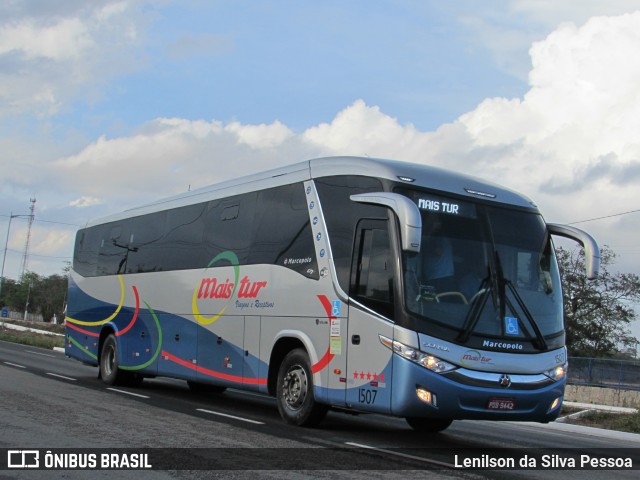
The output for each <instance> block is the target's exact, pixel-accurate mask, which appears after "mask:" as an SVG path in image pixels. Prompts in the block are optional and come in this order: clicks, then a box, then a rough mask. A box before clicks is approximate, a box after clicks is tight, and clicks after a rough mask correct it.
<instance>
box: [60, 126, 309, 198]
mask: <svg viewBox="0 0 640 480" xmlns="http://www.w3.org/2000/svg"><path fill="white" fill-rule="evenodd" d="M319 150H320V149H318V148H315V149H314V148H311V147H309V146H305V145H303V144H302V142H301V140H300V139H299V138H294V133H293V132H292V131H291V130H290V129H289V128H287V127H286V126H284V125H283V124H282V123H281V122H278V121H275V122H273V123H271V124H268V125H267V124H260V125H242V124H240V123H239V122H231V123H228V124H224V123H222V122H220V121H216V120H213V121H205V120H193V121H191V120H186V119H179V118H160V119H156V120H154V121H152V122H149V123H148V124H146V125H144V126H143V127H141V128H140V129H139V131H138V132H137V133H135V134H134V135H131V136H128V137H120V138H114V139H108V138H106V137H105V136H102V137H100V138H99V139H98V140H97V141H95V142H93V143H92V144H90V145H88V146H86V147H85V148H84V149H83V150H82V151H80V152H79V153H77V154H75V155H71V156H67V157H64V158H60V159H58V160H57V161H55V162H53V163H52V164H51V172H52V174H53V175H55V176H56V178H59V179H60V180H59V181H60V182H61V183H63V185H66V186H68V188H70V189H73V191H75V192H77V193H80V194H82V198H83V199H84V198H94V197H99V198H108V199H111V201H112V202H115V203H118V204H122V203H126V202H129V206H131V202H140V201H144V202H146V201H148V200H149V198H150V197H151V196H152V197H151V198H157V197H158V196H159V195H163V194H164V195H169V194H172V193H178V192H182V191H186V190H187V189H188V188H195V187H199V186H205V185H208V184H211V183H215V182H217V181H221V180H225V179H229V178H234V177H239V176H243V175H247V174H250V173H252V172H255V171H259V170H264V169H266V168H269V167H272V166H278V165H284V164H287V163H292V162H295V161H300V160H302V158H300V157H299V156H298V155H311V154H315V153H317V152H319ZM75 202H77V205H76V206H79V205H80V203H81V202H80V201H78V200H76V201H75Z"/></svg>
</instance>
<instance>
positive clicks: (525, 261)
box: [402, 191, 563, 350]
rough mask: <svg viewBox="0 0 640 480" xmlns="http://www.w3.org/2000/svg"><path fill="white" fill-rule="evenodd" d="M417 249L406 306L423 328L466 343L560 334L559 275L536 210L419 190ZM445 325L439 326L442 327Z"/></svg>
mask: <svg viewBox="0 0 640 480" xmlns="http://www.w3.org/2000/svg"><path fill="white" fill-rule="evenodd" d="M402 193H403V194H405V195H407V196H409V197H410V198H412V199H413V200H414V201H415V202H416V204H417V205H418V207H419V208H420V211H421V215H422V244H421V249H420V252H419V253H417V254H416V253H408V252H405V253H404V255H403V268H404V272H403V275H404V280H405V305H406V308H407V309H408V310H409V313H410V314H412V316H413V317H415V318H416V321H417V324H418V326H419V330H421V331H423V332H424V333H429V334H433V332H434V331H435V330H437V331H439V332H448V333H444V334H439V335H435V336H438V337H443V336H444V337H446V338H444V339H445V340H449V341H453V342H455V343H459V344H465V343H466V342H467V341H468V340H469V339H470V338H473V337H481V338H482V339H485V340H486V339H491V340H498V341H516V342H530V344H531V346H532V348H533V349H535V350H546V349H547V348H548V346H547V342H546V340H545V339H546V338H548V337H550V336H551V337H554V336H556V337H557V336H561V335H562V332H563V316H562V292H561V286H560V275H559V272H558V267H557V262H556V259H555V254H554V250H553V246H552V244H551V239H550V236H549V234H548V232H547V229H546V226H545V223H544V221H543V219H542V217H541V216H540V215H539V214H537V213H535V212H528V211H523V210H514V209H507V208H500V207H493V206H489V205H486V204H480V203H473V202H467V201H463V200H457V199H450V198H447V197H443V196H439V195H432V194H428V193H424V192H419V191H412V192H406V191H403V192H402ZM438 327H440V328H438Z"/></svg>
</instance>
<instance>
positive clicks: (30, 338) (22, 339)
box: [0, 320, 64, 349]
mask: <svg viewBox="0 0 640 480" xmlns="http://www.w3.org/2000/svg"><path fill="white" fill-rule="evenodd" d="M6 323H11V324H13V325H20V326H22V327H28V328H35V329H38V330H46V331H47V332H52V333H61V334H64V325H52V324H50V323H44V322H37V323H35V322H22V321H19V320H11V321H10V322H6ZM0 340H4V341H5V342H13V343H21V344H23V345H31V346H32V347H40V348H47V349H52V348H53V347H63V348H64V337H61V336H58V335H46V334H43V333H36V332H22V331H20V330H12V329H10V328H6V327H4V328H3V327H2V324H0Z"/></svg>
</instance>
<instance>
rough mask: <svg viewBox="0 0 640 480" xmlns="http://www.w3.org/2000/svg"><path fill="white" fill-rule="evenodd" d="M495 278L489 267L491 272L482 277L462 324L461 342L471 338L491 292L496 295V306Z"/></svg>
mask: <svg viewBox="0 0 640 480" xmlns="http://www.w3.org/2000/svg"><path fill="white" fill-rule="evenodd" d="M493 278H494V275H493V274H492V272H491V269H490V268H489V272H488V274H487V276H486V277H484V278H483V279H482V283H480V288H478V291H477V292H476V294H475V295H474V296H473V299H472V300H471V308H470V309H469V311H468V312H467V316H466V317H465V319H464V323H463V324H462V331H461V332H460V334H459V335H458V341H459V342H461V343H465V342H466V341H467V340H469V337H470V336H471V332H473V330H474V329H475V328H476V324H477V323H478V320H479V319H480V314H481V313H482V310H484V306H485V305H486V304H487V300H488V298H489V293H493V297H494V300H493V301H494V306H495V303H496V298H495V288H494V286H493V283H494V282H493Z"/></svg>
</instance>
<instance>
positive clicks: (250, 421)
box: [196, 408, 264, 425]
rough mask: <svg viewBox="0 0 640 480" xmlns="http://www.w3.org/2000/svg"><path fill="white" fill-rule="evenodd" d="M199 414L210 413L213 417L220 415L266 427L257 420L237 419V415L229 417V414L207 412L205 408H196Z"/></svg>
mask: <svg viewBox="0 0 640 480" xmlns="http://www.w3.org/2000/svg"><path fill="white" fill-rule="evenodd" d="M196 410H197V411H198V412H204V413H210V414H211V415H218V416H220V417H226V418H233V419H234V420H240V421H242V422H247V423H253V424H255V425H264V422H258V421H257V420H251V419H249V418H243V417H236V416H235V415H229V414H227V413H221V412H214V411H213V410H205V409H204V408H196Z"/></svg>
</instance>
